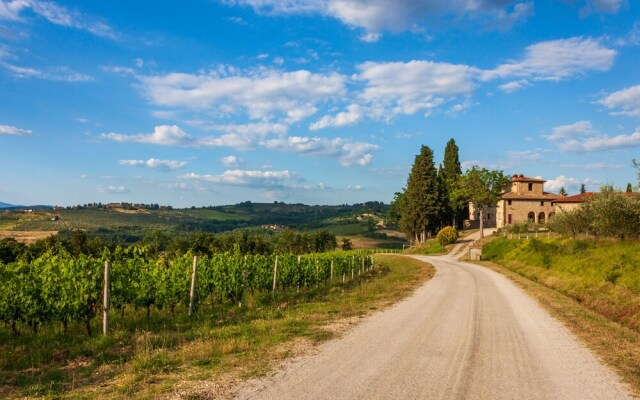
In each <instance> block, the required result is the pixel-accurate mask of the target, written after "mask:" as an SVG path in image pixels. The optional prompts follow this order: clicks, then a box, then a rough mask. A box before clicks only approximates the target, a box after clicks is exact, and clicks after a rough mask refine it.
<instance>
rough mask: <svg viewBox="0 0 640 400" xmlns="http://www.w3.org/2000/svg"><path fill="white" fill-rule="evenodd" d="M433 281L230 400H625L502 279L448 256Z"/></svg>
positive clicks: (439, 260)
mask: <svg viewBox="0 0 640 400" xmlns="http://www.w3.org/2000/svg"><path fill="white" fill-rule="evenodd" d="M414 257H416V258H419V259H422V260H425V261H427V262H430V263H431V264H433V265H434V266H435V267H436V269H437V273H436V275H435V277H434V278H433V279H431V280H430V281H429V282H427V283H426V284H425V285H424V286H422V287H421V288H420V289H418V290H417V291H416V292H415V293H414V295H412V296H411V297H410V298H409V299H407V300H405V301H403V302H401V303H399V304H396V305H395V306H393V307H391V308H389V309H387V310H385V311H383V312H380V313H377V314H375V315H373V316H372V317H370V318H369V319H367V320H366V321H365V322H363V323H361V324H360V325H359V326H357V327H356V328H354V329H353V330H352V331H350V332H349V333H348V334H346V335H345V336H344V337H342V338H341V339H338V340H335V341H331V342H328V343H326V344H325V345H322V346H321V347H320V348H319V349H318V350H317V351H316V352H315V354H311V355H308V356H305V357H302V358H299V359H297V360H294V361H293V362H291V363H290V364H289V365H287V366H286V367H285V368H284V370H282V371H280V372H278V373H277V374H275V375H274V376H272V377H269V378H266V379H263V380H261V381H257V382H251V383H249V384H248V385H246V386H245V387H243V388H242V389H241V390H240V392H239V393H238V397H237V398H239V399H278V400H282V399H332V400H335V399H418V398H420V399H601V400H606V399H630V398H632V397H631V396H630V395H629V394H628V392H627V390H626V388H625V387H624V386H623V385H622V384H620V383H619V380H618V378H617V377H616V376H615V375H614V374H613V373H612V372H610V371H609V370H608V369H606V368H605V367H604V366H602V364H601V363H600V362H599V361H598V360H597V359H596V358H595V357H594V356H593V355H592V354H591V353H590V352H589V351H587V350H586V349H585V348H584V347H583V346H582V345H580V344H579V343H578V342H576V340H575V339H574V338H573V337H572V336H571V335H570V334H569V333H568V331H567V330H566V329H565V328H564V327H562V326H561V325H560V324H559V323H558V322H557V321H555V320H554V319H552V318H551V317H550V316H549V315H548V314H547V313H546V312H545V311H544V310H542V309H541V308H540V307H539V306H538V305H537V304H536V303H535V302H534V301H533V300H531V299H530V298H529V297H528V296H526V295H525V294H524V293H523V292H522V291H521V290H520V289H518V288H517V287H516V286H514V285H513V283H511V282H510V281H509V280H507V279H506V278H505V277H503V276H502V275H500V274H498V273H495V272H493V271H490V270H487V269H485V268H482V267H479V266H476V265H473V264H468V263H463V262H459V261H457V260H455V259H454V258H453V257H448V256H441V257H428V256H414Z"/></svg>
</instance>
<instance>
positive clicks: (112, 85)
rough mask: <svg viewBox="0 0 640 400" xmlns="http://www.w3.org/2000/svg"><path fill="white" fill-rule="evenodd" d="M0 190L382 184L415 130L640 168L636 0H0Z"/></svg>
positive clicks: (307, 193)
mask: <svg viewBox="0 0 640 400" xmlns="http://www.w3.org/2000/svg"><path fill="white" fill-rule="evenodd" d="M0 88H1V89H0V201H3V202H7V203H13V204H25V205H30V204H52V205H74V204H84V203H88V202H103V203H106V202H117V201H126V202H135V203H138V202H142V203H159V204H166V205H173V206H175V207H188V206H208V205H221V204H233V203H237V202H241V201H247V200H250V201H253V202H272V201H284V202H287V203H298V202H300V203H305V204H345V203H349V204H351V203H358V202H364V201H373V200H377V201H384V202H389V201H390V200H391V199H392V198H393V194H394V192H397V191H399V190H401V189H402V188H403V187H404V186H405V184H406V179H407V176H408V173H409V171H410V168H411V165H412V163H413V160H414V157H415V155H416V154H418V153H419V151H420V146H421V145H427V146H429V147H431V148H432V149H433V151H434V153H435V162H436V164H438V163H440V162H441V160H442V157H443V152H444V147H445V145H446V142H447V141H448V140H449V139H450V138H454V139H455V141H456V143H457V144H458V146H459V147H460V160H461V162H462V166H463V168H464V169H466V168H470V167H472V166H473V165H477V166H480V167H485V168H489V169H500V170H503V171H504V172H505V173H506V174H514V173H518V174H519V173H523V174H525V175H527V176H537V177H542V178H544V179H546V180H547V183H546V186H545V187H546V190H548V191H551V192H556V193H557V192H558V191H559V190H560V188H561V187H565V188H566V190H567V191H568V192H569V193H570V194H573V193H576V192H577V191H578V190H579V187H580V185H581V184H582V183H584V184H586V187H587V189H588V190H591V191H595V190H598V188H599V187H600V186H601V185H603V184H612V185H614V186H616V187H622V188H625V187H626V185H627V183H628V182H631V183H633V184H637V178H636V170H635V169H633V167H632V159H634V158H636V159H640V2H637V1H635V0H548V1H533V0H516V1H510V0H449V1H447V2H443V1H440V0H317V1H313V0H217V1H216V0H208V1H207V0H201V1H196V0H185V1H168V0H154V1H147V0H136V1H135V2H132V1H122V0H111V1H58V0H56V1H40V0H0Z"/></svg>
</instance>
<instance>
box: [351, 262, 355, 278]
mask: <svg viewBox="0 0 640 400" xmlns="http://www.w3.org/2000/svg"><path fill="white" fill-rule="evenodd" d="M355 263H356V256H353V257H352V258H351V280H353V267H354V264H355Z"/></svg>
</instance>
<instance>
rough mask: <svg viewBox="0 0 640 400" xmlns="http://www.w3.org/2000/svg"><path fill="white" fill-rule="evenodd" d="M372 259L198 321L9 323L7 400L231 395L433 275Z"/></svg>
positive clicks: (2, 340)
mask: <svg viewBox="0 0 640 400" xmlns="http://www.w3.org/2000/svg"><path fill="white" fill-rule="evenodd" d="M375 259H376V264H377V265H378V268H376V269H374V270H373V271H370V272H368V273H363V274H362V275H361V276H357V275H356V279H354V280H352V281H347V282H345V283H340V284H337V285H334V286H331V287H322V286H320V287H319V288H317V289H311V290H308V291H301V292H300V293H295V291H293V292H290V293H279V294H278V296H277V299H276V300H271V298H270V295H269V294H257V293H256V294H255V295H254V296H247V297H246V298H245V299H243V305H242V307H241V308H240V307H238V306H237V305H231V304H226V305H219V306H217V307H211V308H205V307H203V308H202V309H201V310H200V311H199V313H198V315H197V317H196V318H194V319H192V320H188V319H186V318H182V317H178V316H176V318H175V319H170V318H164V319H163V318H160V316H154V315H152V317H151V318H150V320H148V321H146V322H145V318H144V317H143V310H140V311H139V312H137V314H134V313H133V312H132V313H131V314H130V317H129V319H126V318H124V319H120V320H119V319H117V318H114V323H113V327H114V329H113V334H112V335H110V336H109V337H93V338H87V337H83V336H82V335H73V334H72V335H69V336H65V335H63V334H62V333H61V332H60V331H56V330H54V329H51V330H50V331H43V332H40V333H39V334H38V335H37V336H34V335H31V334H23V335H22V336H19V337H12V336H10V335H9V334H8V330H7V329H2V330H0V397H2V398H44V399H49V398H51V399H53V398H56V399H107V398H108V399H112V398H125V397H126V398H130V399H151V398H158V397H171V398H185V399H186V398H188V399H205V398H213V397H220V396H222V397H225V396H226V395H229V393H231V390H232V388H233V387H234V386H235V385H236V384H237V383H238V382H241V381H242V380H244V379H247V378H250V377H255V376H261V375H263V374H265V373H267V372H268V371H270V370H271V369H273V368H274V367H276V366H277V365H279V364H280V362H281V361H282V360H283V359H285V358H287V357H290V356H294V355H298V354H301V353H304V352H305V351H306V350H307V349H309V348H310V347H313V346H314V345H316V344H318V343H320V342H323V341H326V340H328V339H331V338H333V337H336V336H337V335H340V334H341V333H342V332H343V331H344V330H345V329H346V328H347V327H348V326H350V325H351V324H353V323H355V322H357V320H358V319H359V318H361V317H362V316H364V315H366V314H368V313H370V312H372V311H374V310H379V309H381V308H384V307H387V306H388V305H390V304H392V303H394V302H396V301H398V300H399V299H401V298H403V297H406V296H407V295H409V294H410V293H411V292H412V291H413V290H414V289H415V288H416V287H418V286H420V285H421V284H422V283H423V282H424V281H425V280H427V279H429V278H430V277H431V276H433V272H434V271H433V268H432V267H431V266H429V265H428V264H425V263H423V262H421V261H418V260H413V259H409V258H405V257H401V256H397V255H378V256H376V258H375ZM177 314H180V315H181V314H183V313H177ZM133 321H135V324H134V322H133ZM140 321H143V322H142V323H141V322H140ZM77 328H78V330H81V328H82V327H77Z"/></svg>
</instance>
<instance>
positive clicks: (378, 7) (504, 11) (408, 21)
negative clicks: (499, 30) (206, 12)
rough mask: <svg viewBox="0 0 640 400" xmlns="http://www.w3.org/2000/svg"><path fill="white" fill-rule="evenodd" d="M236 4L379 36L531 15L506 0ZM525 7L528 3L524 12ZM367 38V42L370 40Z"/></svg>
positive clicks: (237, 0)
mask: <svg viewBox="0 0 640 400" xmlns="http://www.w3.org/2000/svg"><path fill="white" fill-rule="evenodd" d="M225 3H227V4H232V5H236V4H237V5H247V6H250V7H252V8H253V9H254V10H255V11H256V12H258V13H263V14H269V15H287V14H319V15H323V16H329V17H333V18H336V19H338V20H340V21H341V22H342V23H344V24H346V25H349V26H352V27H357V28H363V29H365V30H366V31H367V32H370V33H375V34H378V33H380V32H384V31H392V32H399V31H403V30H407V29H412V28H414V27H415V26H416V25H417V24H419V23H421V22H423V21H424V20H425V19H426V18H428V17H434V16H435V17H437V16H448V15H451V14H454V15H456V16H458V17H468V18H480V17H483V16H484V17H490V18H495V19H506V20H509V21H510V23H511V24H513V23H515V22H517V20H519V19H522V18H525V17H526V16H528V15H529V13H530V11H527V9H528V8H530V7H531V6H530V5H528V4H529V3H516V5H515V6H514V8H513V10H512V11H509V10H508V7H509V5H510V4H512V3H513V1H509V0H506V1H503V0H451V1H447V2H444V1H440V0H375V1H371V0H323V1H311V0H287V1H280V0H226V1H225ZM521 4H526V6H525V7H524V8H525V9H524V10H523V9H522V8H523V6H522V5H521ZM368 38H370V37H367V36H366V35H365V36H363V39H368Z"/></svg>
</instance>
